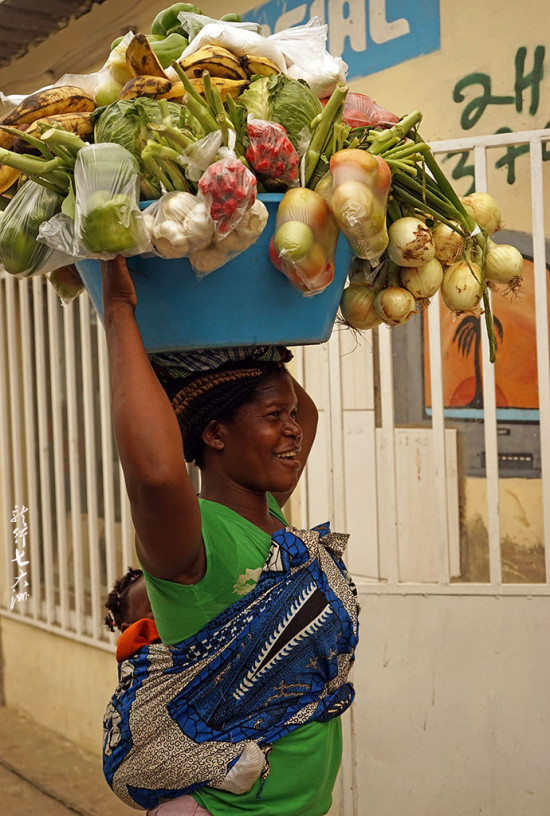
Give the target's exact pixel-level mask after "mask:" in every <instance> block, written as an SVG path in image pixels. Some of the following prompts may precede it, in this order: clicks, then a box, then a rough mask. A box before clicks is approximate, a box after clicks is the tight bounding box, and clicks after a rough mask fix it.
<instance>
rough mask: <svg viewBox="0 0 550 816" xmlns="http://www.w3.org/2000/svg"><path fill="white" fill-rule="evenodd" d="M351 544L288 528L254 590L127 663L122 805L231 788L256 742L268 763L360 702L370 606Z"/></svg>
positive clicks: (116, 761) (108, 762)
mask: <svg viewBox="0 0 550 816" xmlns="http://www.w3.org/2000/svg"><path fill="white" fill-rule="evenodd" d="M347 539H348V536H347V535H343V534H339V533H331V532H330V528H329V526H328V524H325V525H320V526H319V527H315V528H313V529H312V530H296V529H295V528H292V527H287V528H282V529H281V530H279V531H277V532H276V533H274V535H273V536H272V541H271V549H270V552H269V556H268V558H267V561H266V563H265V565H264V568H263V570H262V572H261V575H260V577H259V579H258V582H257V584H256V586H255V587H254V588H253V589H251V590H250V592H248V593H247V594H246V595H244V596H243V597H242V598H241V599H239V600H238V601H236V602H235V603H234V604H232V605H231V606H230V607H228V608H227V609H226V610H224V612H222V613H221V614H219V615H218V616H217V617H216V618H214V619H213V620H212V621H210V622H209V623H208V624H207V625H206V626H204V627H203V628H202V629H201V630H200V631H199V632H198V633H197V634H195V635H193V636H191V637H189V638H187V639H186V640H184V641H182V642H181V643H179V644H177V645H175V646H166V645H164V644H160V643H156V644H151V645H149V646H144V647H142V648H141V649H139V651H138V652H137V653H136V654H135V655H133V656H132V657H131V658H128V659H126V660H123V661H122V662H121V663H120V664H119V686H118V688H117V690H116V692H115V694H114V695H113V697H112V698H111V701H110V703H109V705H108V707H107V711H106V712H105V718H104V745H103V769H104V774H105V778H106V780H107V782H108V784H109V785H110V786H111V787H112V789H113V791H114V792H115V793H116V794H117V796H118V797H119V798H120V799H122V801H124V802H125V803H126V804H128V805H131V806H133V807H139V808H151V807H154V806H155V805H157V804H158V803H159V802H162V801H165V800H166V799H171V798H175V797H177V796H181V795H183V794H187V793H190V792H192V791H193V790H196V789H197V788H200V787H202V786H204V785H212V786H219V784H220V783H221V782H223V779H224V777H225V775H226V774H227V771H228V769H229V768H230V767H232V765H233V764H234V763H235V762H236V761H237V760H238V759H239V757H240V756H241V755H242V753H243V750H244V749H245V747H246V746H247V745H248V744H249V743H250V742H251V741H252V742H255V743H256V744H257V745H258V746H260V747H261V748H262V749H264V753H265V754H266V757H267V754H268V751H269V747H270V746H271V745H272V743H273V742H275V741H276V740H277V739H280V738H281V737H283V736H285V735H286V734H289V733H291V732H292V731H293V730H294V729H296V728H298V727H299V726H301V725H304V724H306V723H309V722H313V721H317V722H325V721H327V720H330V719H331V718H333V717H337V716H340V715H341V714H342V713H343V712H344V711H345V710H346V709H347V708H348V707H349V706H350V705H351V703H352V700H353V697H354V690H353V687H352V685H351V683H350V682H349V681H348V674H349V670H350V668H351V666H352V664H353V660H354V653H355V647H356V645H357V639H358V605H357V593H356V590H355V587H354V585H353V582H352V581H351V579H350V577H349V575H348V573H347V570H346V568H345V566H344V563H343V561H342V558H341V556H342V554H343V551H344V549H345V546H346V543H347ZM268 768H269V765H268V761H267V758H266V765H265V767H264V775H266V774H267V772H268Z"/></svg>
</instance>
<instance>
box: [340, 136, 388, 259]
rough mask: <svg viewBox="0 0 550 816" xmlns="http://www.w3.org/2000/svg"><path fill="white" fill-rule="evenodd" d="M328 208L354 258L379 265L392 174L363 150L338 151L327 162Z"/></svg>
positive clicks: (378, 158)
mask: <svg viewBox="0 0 550 816" xmlns="http://www.w3.org/2000/svg"><path fill="white" fill-rule="evenodd" d="M330 172H331V176H332V194H331V206H332V211H333V213H334V217H335V218H336V221H337V223H338V226H339V227H340V229H341V230H342V232H343V233H344V235H345V236H346V238H347V241H348V243H349V245H350V247H351V249H352V250H353V253H354V255H357V257H358V258H363V259H366V260H369V261H371V263H378V260H379V258H380V256H381V255H382V253H383V252H384V250H385V249H386V247H387V245H388V240H389V238H388V232H387V229H386V204H387V200H388V192H389V189H390V184H391V171H390V168H389V167H388V165H387V164H386V162H385V161H384V159H382V158H380V156H373V155H372V154H371V153H368V152H367V151H365V150H357V149H351V150H340V151H338V152H337V153H335V154H334V155H333V156H332V158H331V160H330Z"/></svg>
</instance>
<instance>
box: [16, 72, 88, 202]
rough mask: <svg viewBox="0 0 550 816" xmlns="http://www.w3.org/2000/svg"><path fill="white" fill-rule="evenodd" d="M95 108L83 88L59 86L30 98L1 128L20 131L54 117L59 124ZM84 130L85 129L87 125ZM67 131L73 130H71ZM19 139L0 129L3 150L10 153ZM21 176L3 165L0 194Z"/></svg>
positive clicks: (20, 104) (20, 105)
mask: <svg viewBox="0 0 550 816" xmlns="http://www.w3.org/2000/svg"><path fill="white" fill-rule="evenodd" d="M94 108H95V102H94V100H93V97H92V96H90V94H88V93H86V91H83V90H82V88H77V87H76V86H74V85H57V86H55V87H53V88H46V89H45V90H43V91H37V92H36V93H33V94H30V95H29V96H26V97H25V99H23V101H22V102H20V103H19V105H17V107H16V108H14V109H13V110H12V111H10V112H9V113H7V114H6V115H5V116H3V117H2V118H1V119H0V125H8V126H10V127H16V128H19V127H21V126H22V125H30V124H32V123H33V122H36V121H37V120H39V119H44V118H50V117H51V118H52V121H59V117H60V116H62V115H64V114H71V115H73V116H77V115H78V114H82V113H90V112H91V111H93V110H94ZM64 127H65V125H64ZM75 127H76V124H75ZM81 127H84V124H83V123H82V124H81ZM66 129H67V130H69V128H66ZM71 129H72V128H71ZM75 132H77V131H75ZM15 140H16V137H15V136H14V135H13V134H12V133H8V132H6V131H2V130H1V129H0V147H3V148H5V149H6V150H10V149H11V148H13V146H14V144H15ZM18 175H19V173H18V171H17V170H14V169H13V168H11V167H7V166H6V165H0V193H3V192H5V191H6V190H7V189H8V188H9V187H11V185H12V184H13V183H14V182H15V181H16V180H17V177H18Z"/></svg>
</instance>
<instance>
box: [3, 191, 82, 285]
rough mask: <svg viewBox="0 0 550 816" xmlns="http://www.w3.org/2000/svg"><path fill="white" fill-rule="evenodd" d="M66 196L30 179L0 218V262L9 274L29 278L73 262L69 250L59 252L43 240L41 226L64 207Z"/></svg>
mask: <svg viewBox="0 0 550 816" xmlns="http://www.w3.org/2000/svg"><path fill="white" fill-rule="evenodd" d="M62 201H63V197H62V196H60V195H59V194H58V193H55V192H53V191H51V190H49V189H46V188H45V187H42V186H41V185H40V184H37V183H36V182H35V181H27V182H26V183H25V184H24V185H23V186H22V187H21V188H20V189H19V190H18V191H17V193H16V194H15V195H14V197H13V198H12V200H11V201H10V203H9V204H8V206H7V207H6V209H5V210H4V212H3V213H2V216H1V218H0V264H2V266H3V267H4V269H5V270H6V272H9V273H10V275H15V276H16V277H18V278H27V277H30V276H31V275H41V274H45V273H47V272H51V271H52V270H53V269H57V267H59V266H64V265H65V264H67V263H70V262H71V260H72V257H71V256H70V254H69V253H61V252H56V251H55V250H53V249H51V248H50V247H49V246H47V245H46V244H45V243H43V242H42V241H41V240H40V237H39V229H40V225H41V224H42V223H43V222H45V221H47V220H48V219H49V218H51V217H52V216H53V215H54V214H55V213H56V212H58V211H59V210H60V208H61V204H62Z"/></svg>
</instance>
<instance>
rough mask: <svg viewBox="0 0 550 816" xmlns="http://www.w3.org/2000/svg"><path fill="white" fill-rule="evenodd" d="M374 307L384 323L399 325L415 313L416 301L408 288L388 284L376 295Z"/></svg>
mask: <svg viewBox="0 0 550 816" xmlns="http://www.w3.org/2000/svg"><path fill="white" fill-rule="evenodd" d="M374 309H375V311H376V314H377V315H378V316H379V317H380V319H381V320H382V321H383V322H384V323H387V324H388V325H389V326H399V325H401V324H402V323H406V322H407V320H409V318H411V317H412V316H413V314H415V312H416V301H415V299H414V298H413V296H412V295H411V293H410V292H407V290H406V289H402V288H401V287H400V286H388V288H387V289H382V291H381V292H378V294H377V295H376V298H375V300H374Z"/></svg>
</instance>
